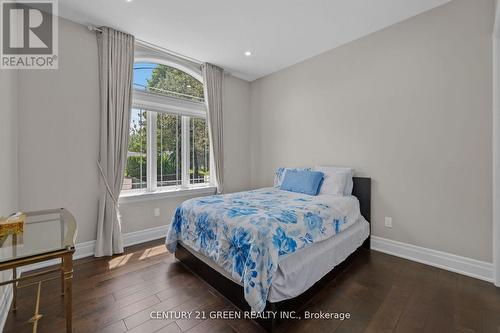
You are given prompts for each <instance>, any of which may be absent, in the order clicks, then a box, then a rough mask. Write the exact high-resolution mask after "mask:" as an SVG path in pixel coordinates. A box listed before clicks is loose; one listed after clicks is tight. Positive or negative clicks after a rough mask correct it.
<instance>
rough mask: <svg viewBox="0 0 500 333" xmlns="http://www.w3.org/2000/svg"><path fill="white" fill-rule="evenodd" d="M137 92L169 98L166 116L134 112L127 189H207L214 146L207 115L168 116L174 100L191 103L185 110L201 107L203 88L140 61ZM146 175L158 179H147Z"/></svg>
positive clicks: (181, 73)
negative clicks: (212, 146) (193, 105)
mask: <svg viewBox="0 0 500 333" xmlns="http://www.w3.org/2000/svg"><path fill="white" fill-rule="evenodd" d="M134 89H135V90H136V91H142V92H146V93H147V94H146V98H147V97H148V95H149V94H150V95H159V96H165V97H168V98H165V99H164V105H163V108H164V109H165V110H167V111H163V112H155V111H151V110H148V109H145V108H142V107H136V106H135V107H134V108H133V109H132V110H131V122H130V137H129V147H128V154H127V164H126V168H125V179H124V184H123V190H125V191H126V190H133V189H145V188H147V189H150V190H154V189H156V188H165V187H190V186H195V185H200V184H209V183H210V146H209V140H208V128H207V124H206V120H205V118H204V116H205V114H204V113H201V114H200V113H193V114H198V115H199V116H193V115H192V114H190V115H185V114H182V112H181V113H179V112H172V113H170V112H168V110H169V103H170V102H171V101H172V98H173V99H175V100H176V101H187V102H188V103H187V104H186V105H191V104H189V103H198V105H201V103H202V102H203V101H204V96H203V84H202V83H201V82H200V81H198V80H197V79H196V78H194V77H193V76H191V75H189V74H187V73H186V72H184V71H182V70H180V69H177V68H174V67H170V66H167V65H162V64H156V63H144V62H137V63H135V65H134ZM134 102H135V101H134ZM133 104H134V105H135V104H136V103H133ZM172 109H174V108H172ZM155 147H156V148H155ZM183 156H184V158H185V161H184V160H183ZM152 166H155V167H154V168H152ZM148 172H154V173H155V174H154V175H151V176H150V177H148Z"/></svg>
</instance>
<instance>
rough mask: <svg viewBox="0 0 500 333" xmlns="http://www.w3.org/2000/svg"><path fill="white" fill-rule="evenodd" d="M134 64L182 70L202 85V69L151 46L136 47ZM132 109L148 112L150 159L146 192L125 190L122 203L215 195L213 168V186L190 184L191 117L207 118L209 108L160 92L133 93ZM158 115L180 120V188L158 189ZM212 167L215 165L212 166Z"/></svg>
mask: <svg viewBox="0 0 500 333" xmlns="http://www.w3.org/2000/svg"><path fill="white" fill-rule="evenodd" d="M134 61H135V62H151V63H158V64H164V65H167V66H170V67H175V68H177V69H180V70H182V71H184V72H186V73H187V74H189V75H191V76H193V77H194V78H195V79H197V80H198V81H200V82H202V83H203V80H202V75H201V67H200V65H199V64H195V63H192V62H190V61H188V60H185V59H180V58H179V59H177V58H176V57H175V56H172V55H170V54H166V53H163V52H162V51H161V50H157V49H153V48H151V47H150V46H145V45H136V51H135V60H134ZM132 108H133V109H140V110H142V111H145V112H146V117H147V121H146V137H147V142H146V147H147V148H146V152H147V153H146V159H147V186H146V188H145V189H133V190H126V191H122V193H121V194H120V203H123V202H129V201H143V200H149V199H156V198H157V197H170V196H182V195H190V194H209V193H215V189H216V187H215V185H214V172H213V171H214V170H213V168H212V167H210V183H208V184H207V183H203V184H193V185H192V184H190V179H189V168H190V162H191V161H190V158H189V155H190V137H189V136H190V128H189V125H190V124H189V121H190V118H192V117H193V118H194V117H195V118H203V119H206V115H207V113H206V105H205V103H204V102H201V101H191V100H186V99H182V98H176V97H171V96H165V95H161V94H157V93H152V92H147V91H140V90H134V91H133V97H132ZM158 113H166V114H171V115H178V116H180V119H181V128H182V130H181V133H182V134H181V138H182V140H181V144H182V147H181V154H182V156H181V161H182V169H181V180H182V184H181V185H180V186H164V187H158V181H157V177H158V175H157V154H156V150H157V149H156V148H157V140H156V134H157V117H158ZM210 160H211V161H212V160H213V159H212V150H211V149H210ZM211 166H212V163H211Z"/></svg>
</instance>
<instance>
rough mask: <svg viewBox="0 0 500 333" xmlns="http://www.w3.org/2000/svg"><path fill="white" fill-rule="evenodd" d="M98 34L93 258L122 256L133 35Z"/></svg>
mask: <svg viewBox="0 0 500 333" xmlns="http://www.w3.org/2000/svg"><path fill="white" fill-rule="evenodd" d="M101 30H102V32H100V33H97V43H98V51H99V89H100V112H101V131H100V141H99V142H100V147H99V159H98V161H97V164H98V169H99V173H100V185H99V186H100V187H99V189H100V197H99V214H98V220H97V240H96V245H95V256H96V257H102V256H110V255H113V254H115V253H123V240H122V233H121V222H120V213H119V211H118V197H119V195H120V191H121V189H122V184H123V173H124V168H125V163H126V160H127V148H128V136H129V126H130V107H131V104H132V75H133V65H134V36H131V35H128V34H125V33H123V32H120V31H116V30H113V29H111V28H107V27H103V28H101Z"/></svg>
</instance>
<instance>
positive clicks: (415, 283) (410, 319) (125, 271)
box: [5, 240, 500, 333]
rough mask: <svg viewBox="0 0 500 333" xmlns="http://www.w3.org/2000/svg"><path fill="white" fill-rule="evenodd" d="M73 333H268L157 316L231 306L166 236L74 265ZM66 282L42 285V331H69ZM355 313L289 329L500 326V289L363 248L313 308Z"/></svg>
mask: <svg viewBox="0 0 500 333" xmlns="http://www.w3.org/2000/svg"><path fill="white" fill-rule="evenodd" d="M35 293H36V289H35V288H34V287H33V288H31V287H30V288H24V289H21V290H20V292H19V301H18V308H19V309H18V311H17V312H16V313H12V312H11V313H10V315H9V317H8V319H7V322H6V325H5V332H31V324H29V323H28V322H27V321H28V320H29V318H30V317H31V316H32V315H33V310H34V307H35V304H34V299H35ZM73 297H74V305H73V306H74V314H73V320H74V332H126V331H128V332H142V333H148V332H161V333H166V332H169V333H172V332H189V333H197V332H200V333H207V332H261V331H262V330H261V329H260V328H259V327H258V326H257V325H256V324H254V323H253V322H252V321H250V320H244V319H232V320H209V319H207V320H199V319H198V320H197V319H194V318H191V319H189V320H151V319H149V316H150V312H151V311H167V310H172V311H183V310H186V311H189V310H205V311H212V310H227V309H233V306H232V305H231V304H229V303H228V302H227V301H225V300H224V298H222V297H221V296H219V295H218V294H217V292H215V291H213V289H212V288H210V287H209V286H208V285H206V284H205V283H204V282H203V281H201V280H199V279H198V278H197V277H196V276H194V275H193V274H192V273H191V272H189V271H188V270H187V269H185V268H184V267H183V266H182V265H181V264H180V263H178V262H177V261H176V260H175V259H174V257H173V256H172V255H171V254H168V253H166V251H165V248H164V246H163V241H162V240H159V241H154V242H149V243H145V244H141V245H138V246H133V247H130V248H127V250H126V253H125V254H123V255H120V256H115V257H112V258H99V259H96V258H85V259H81V260H77V261H76V262H75V274H74V289H73ZM63 309H64V308H63V299H62V297H61V296H60V285H59V281H58V280H57V281H49V282H46V283H44V284H43V289H42V300H41V305H40V311H41V313H42V314H43V318H42V319H41V320H40V322H39V330H38V331H39V332H51V333H52V332H64V328H65V326H64V323H65V321H64V320H65V319H64V310H63ZM307 310H309V311H324V312H326V311H328V312H349V313H350V315H351V318H350V319H349V320H344V321H338V320H307V321H306V320H302V321H294V322H290V323H289V324H285V325H284V326H281V327H280V331H282V332H439V333H444V332H500V289H499V288H495V287H494V286H493V285H492V284H490V283H487V282H483V281H479V280H475V279H472V278H468V277H465V276H462V275H458V274H454V273H450V272H447V271H444V270H441V269H438V268H434V267H430V266H426V265H422V264H418V263H414V262H411V261H408V260H404V259H399V258H396V257H392V256H389V255H385V254H381V253H378V252H374V251H372V252H369V251H363V252H362V253H360V254H359V255H357V256H356V257H355V259H354V260H353V262H352V264H351V265H350V266H349V267H348V268H347V269H346V270H345V271H344V273H342V274H341V275H340V276H339V277H338V278H336V279H335V280H333V281H332V283H330V285H329V286H327V287H326V288H325V289H324V290H323V291H322V292H320V294H318V295H317V296H316V297H315V298H314V299H312V300H311V302H310V303H309V304H308V305H307Z"/></svg>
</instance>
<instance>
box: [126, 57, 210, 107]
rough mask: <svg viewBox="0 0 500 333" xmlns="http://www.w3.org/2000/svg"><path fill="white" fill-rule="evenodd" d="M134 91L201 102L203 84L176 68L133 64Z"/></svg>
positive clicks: (144, 63) (142, 63)
mask: <svg viewBox="0 0 500 333" xmlns="http://www.w3.org/2000/svg"><path fill="white" fill-rule="evenodd" d="M134 89H136V90H142V91H149V92H153V93H157V94H162V95H167V96H171V97H177V98H183V99H189V100H195V101H203V100H204V99H203V84H202V83H201V82H200V81H198V80H197V79H195V78H194V77H192V76H191V75H189V74H188V73H186V72H183V71H181V70H179V69H177V68H174V67H170V66H166V65H161V64H155V63H149V62H136V63H134Z"/></svg>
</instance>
